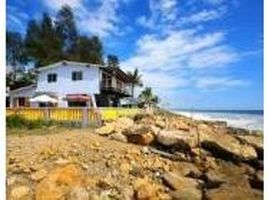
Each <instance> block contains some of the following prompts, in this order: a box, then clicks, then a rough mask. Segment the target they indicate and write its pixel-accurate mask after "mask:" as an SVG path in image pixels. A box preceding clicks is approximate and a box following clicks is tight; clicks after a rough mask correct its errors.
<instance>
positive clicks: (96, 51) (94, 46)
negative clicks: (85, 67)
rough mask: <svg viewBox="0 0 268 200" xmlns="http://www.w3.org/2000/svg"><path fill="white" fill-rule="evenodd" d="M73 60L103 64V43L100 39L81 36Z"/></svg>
mask: <svg viewBox="0 0 268 200" xmlns="http://www.w3.org/2000/svg"><path fill="white" fill-rule="evenodd" d="M72 59H73V60H76V61H80V62H90V63H94V64H102V63H103V60H102V43H101V41H100V40H99V38H98V37H96V36H93V37H92V38H88V37H87V36H79V37H78V40H77V45H76V50H75V55H73V56H72Z"/></svg>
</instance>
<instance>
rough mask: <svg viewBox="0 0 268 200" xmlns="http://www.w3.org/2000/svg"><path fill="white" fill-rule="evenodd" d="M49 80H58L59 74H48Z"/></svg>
mask: <svg viewBox="0 0 268 200" xmlns="http://www.w3.org/2000/svg"><path fill="white" fill-rule="evenodd" d="M47 82H48V83H52V82H57V74H48V75H47Z"/></svg>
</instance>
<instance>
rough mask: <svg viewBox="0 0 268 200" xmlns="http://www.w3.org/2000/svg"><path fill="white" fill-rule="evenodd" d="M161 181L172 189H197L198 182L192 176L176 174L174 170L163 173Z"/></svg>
mask: <svg viewBox="0 0 268 200" xmlns="http://www.w3.org/2000/svg"><path fill="white" fill-rule="evenodd" d="M163 181H164V183H165V184H166V185H168V186H169V187H170V188H171V189H172V190H177V191H178V190H181V189H184V188H191V189H198V187H199V183H198V182H197V181H196V180H195V179H192V178H188V177H183V176H180V175H177V174H176V173H174V172H167V173H165V174H164V175H163Z"/></svg>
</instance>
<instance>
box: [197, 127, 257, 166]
mask: <svg viewBox="0 0 268 200" xmlns="http://www.w3.org/2000/svg"><path fill="white" fill-rule="evenodd" d="M198 133H199V134H200V141H201V146H202V148H204V149H205V150H207V151H209V152H210V153H211V154H212V155H213V156H214V157H217V158H221V159H224V160H227V161H233V162H240V161H247V160H252V159H256V158H257V154H256V151H255V149H254V148H253V147H252V146H250V145H247V144H242V143H241V142H240V141H239V140H237V139H236V138H235V137H234V136H233V135H231V134H227V133H225V134H220V139H219V134H218V133H217V132H215V131H214V129H213V127H210V126H208V125H205V124H200V125H199V126H198Z"/></svg>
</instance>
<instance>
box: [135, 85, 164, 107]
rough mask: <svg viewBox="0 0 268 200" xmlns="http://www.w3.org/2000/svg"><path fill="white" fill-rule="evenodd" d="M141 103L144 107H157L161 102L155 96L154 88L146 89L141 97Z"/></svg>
mask: <svg viewBox="0 0 268 200" xmlns="http://www.w3.org/2000/svg"><path fill="white" fill-rule="evenodd" d="M139 99H140V102H141V103H142V104H144V105H154V106H155V105H156V104H157V103H158V101H159V99H158V97H157V96H156V95H154V94H153V92H152V88H150V87H146V88H145V89H144V90H143V91H142V92H141V94H140V95H139Z"/></svg>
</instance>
